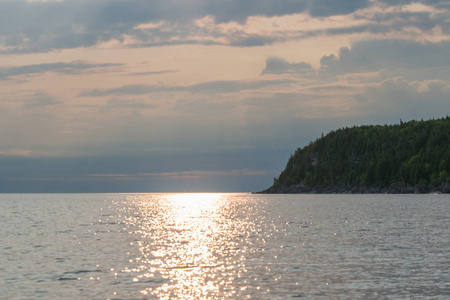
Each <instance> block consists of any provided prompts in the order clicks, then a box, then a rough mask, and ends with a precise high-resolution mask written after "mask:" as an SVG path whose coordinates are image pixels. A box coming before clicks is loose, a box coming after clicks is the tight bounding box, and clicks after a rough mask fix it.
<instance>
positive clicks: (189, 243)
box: [125, 194, 245, 299]
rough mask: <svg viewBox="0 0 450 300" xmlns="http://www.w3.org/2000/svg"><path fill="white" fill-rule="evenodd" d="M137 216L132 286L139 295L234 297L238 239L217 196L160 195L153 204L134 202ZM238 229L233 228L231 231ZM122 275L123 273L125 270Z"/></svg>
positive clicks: (238, 272)
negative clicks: (136, 284) (139, 287)
mask: <svg viewBox="0 0 450 300" xmlns="http://www.w3.org/2000/svg"><path fill="white" fill-rule="evenodd" d="M133 202H134V203H135V204H136V205H137V207H138V211H139V213H138V214H137V215H136V216H135V218H136V219H140V220H136V219H135V220H130V222H131V223H135V224H139V225H138V228H139V229H138V230H137V231H136V232H135V233H139V235H140V237H141V238H140V241H138V245H139V252H140V254H141V257H136V258H135V261H136V262H138V263H139V264H140V265H139V267H135V268H132V269H130V270H128V271H130V272H133V273H134V274H135V275H134V278H133V281H134V282H144V283H146V284H145V288H143V289H142V290H141V294H143V295H147V296H154V297H157V298H159V299H172V298H179V299H215V298H224V297H225V298H227V297H233V296H235V295H236V292H237V291H236V286H235V285H233V282H234V281H235V280H236V279H238V278H239V277H240V275H241V272H244V271H245V268H244V265H243V262H244V260H245V258H244V256H239V253H240V252H241V251H242V249H240V248H239V247H238V246H237V245H238V243H237V242H236V238H237V237H242V235H241V233H239V232H238V231H239V228H245V226H242V225H243V224H235V220H234V221H233V219H232V216H231V215H230V214H229V211H230V210H229V209H228V208H227V205H230V201H229V199H224V195H221V194H171V195H167V194H166V195H161V197H160V198H158V201H155V198H154V197H153V198H152V201H146V199H145V198H140V199H133ZM236 225H238V226H236ZM125 271H127V270H125Z"/></svg>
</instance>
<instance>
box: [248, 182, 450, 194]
mask: <svg viewBox="0 0 450 300" xmlns="http://www.w3.org/2000/svg"><path fill="white" fill-rule="evenodd" d="M430 193H431V194H433V193H436V194H450V184H443V185H440V186H431V185H429V186H425V187H424V186H393V187H389V188H380V187H360V186H328V187H310V186H307V185H304V184H296V185H291V186H284V185H278V186H271V187H270V188H268V189H266V190H264V191H261V192H257V193H256V194H430Z"/></svg>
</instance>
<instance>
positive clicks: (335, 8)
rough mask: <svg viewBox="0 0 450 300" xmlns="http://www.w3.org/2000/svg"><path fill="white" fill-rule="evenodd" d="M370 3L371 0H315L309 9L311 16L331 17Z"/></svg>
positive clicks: (353, 10) (347, 12)
mask: <svg viewBox="0 0 450 300" xmlns="http://www.w3.org/2000/svg"><path fill="white" fill-rule="evenodd" d="M369 5H370V1H369V0H313V1H311V2H310V3H309V10H308V11H309V13H310V15H311V16H315V17H329V16H335V15H346V14H350V13H352V12H355V11H356V10H358V9H361V8H365V7H368V6H369Z"/></svg>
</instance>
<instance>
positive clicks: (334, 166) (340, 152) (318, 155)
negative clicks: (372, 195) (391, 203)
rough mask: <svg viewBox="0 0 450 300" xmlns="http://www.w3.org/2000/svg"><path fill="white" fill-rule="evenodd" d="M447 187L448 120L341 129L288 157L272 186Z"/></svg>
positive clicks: (449, 156) (449, 175)
mask: <svg viewBox="0 0 450 300" xmlns="http://www.w3.org/2000/svg"><path fill="white" fill-rule="evenodd" d="M449 182H450V118H449V117H446V118H443V119H438V120H429V121H410V122H403V121H401V122H400V124H398V125H385V126H379V125H378V126H359V127H353V128H342V129H339V130H336V131H332V132H330V133H328V134H327V135H326V136H322V137H321V138H319V139H317V140H316V141H315V142H313V143H310V144H309V145H308V146H306V147H304V148H299V149H297V151H296V152H295V154H294V155H292V156H291V157H290V159H289V161H288V163H287V165H286V168H285V170H284V171H283V172H282V173H281V174H280V176H279V178H278V179H274V184H276V185H279V184H282V185H287V186H289V185H294V184H299V183H303V184H306V185H309V186H321V187H324V186H333V185H353V186H362V187H368V186H377V187H390V186H393V185H401V186H425V185H428V184H432V185H435V186H437V185H440V184H445V183H449Z"/></svg>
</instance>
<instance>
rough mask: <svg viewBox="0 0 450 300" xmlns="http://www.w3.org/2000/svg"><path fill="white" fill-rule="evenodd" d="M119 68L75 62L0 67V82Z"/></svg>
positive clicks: (109, 64) (109, 65)
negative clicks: (48, 73) (34, 76)
mask: <svg viewBox="0 0 450 300" xmlns="http://www.w3.org/2000/svg"><path fill="white" fill-rule="evenodd" d="M115 66H121V64H112V63H107V64H93V63H88V62H81V61H75V62H71V63H62V62H60V63H49V64H38V65H25V66H17V67H3V68H2V67H0V80H6V79H11V78H13V77H16V76H22V75H33V74H41V73H47V72H54V73H60V74H66V75H74V74H79V73H81V72H85V71H87V70H89V71H90V72H96V69H103V68H109V67H115Z"/></svg>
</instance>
